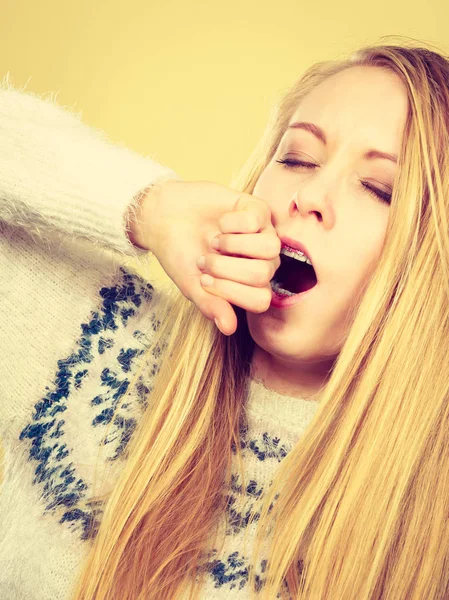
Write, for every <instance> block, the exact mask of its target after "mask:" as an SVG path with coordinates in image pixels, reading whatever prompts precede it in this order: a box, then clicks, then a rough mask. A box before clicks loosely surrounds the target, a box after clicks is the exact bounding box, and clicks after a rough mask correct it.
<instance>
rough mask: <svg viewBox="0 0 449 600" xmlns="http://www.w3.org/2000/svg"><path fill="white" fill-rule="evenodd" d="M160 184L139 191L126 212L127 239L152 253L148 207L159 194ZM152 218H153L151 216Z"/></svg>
mask: <svg viewBox="0 0 449 600" xmlns="http://www.w3.org/2000/svg"><path fill="white" fill-rule="evenodd" d="M160 186H161V182H159V183H154V184H150V185H148V186H147V187H146V188H144V189H143V190H140V191H139V192H138V193H137V194H136V195H135V196H134V198H133V200H132V202H131V205H130V207H129V209H128V212H127V216H126V218H127V225H126V233H127V236H128V239H129V240H130V242H131V243H132V244H133V246H137V247H138V248H140V249H142V250H148V251H152V247H151V240H149V235H148V229H149V221H148V219H150V218H151V215H150V214H148V213H149V211H148V205H149V204H151V200H152V199H153V198H155V197H156V195H157V194H158V193H159V189H160ZM153 218H154V216H153Z"/></svg>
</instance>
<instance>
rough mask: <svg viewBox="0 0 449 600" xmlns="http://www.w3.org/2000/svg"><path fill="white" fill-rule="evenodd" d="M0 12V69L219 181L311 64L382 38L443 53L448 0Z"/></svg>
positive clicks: (226, 0) (15, 8)
mask: <svg viewBox="0 0 449 600" xmlns="http://www.w3.org/2000/svg"><path fill="white" fill-rule="evenodd" d="M0 15H1V19H0V76H3V75H5V74H6V73H7V72H8V71H9V73H10V77H11V81H12V83H13V84H14V85H20V86H22V85H24V84H26V83H27V89H29V90H32V91H34V92H37V93H43V92H59V93H58V95H57V101H58V103H60V104H62V105H67V106H73V107H74V108H75V109H76V110H77V111H82V116H83V120H84V121H85V122H87V123H89V124H91V125H93V126H95V127H98V128H101V129H104V130H105V131H106V132H107V133H108V134H109V135H110V137H111V138H112V140H114V141H117V142H123V143H125V144H126V145H128V146H129V147H131V148H133V149H135V150H137V151H138V152H140V153H141V154H144V155H152V156H154V158H156V160H158V161H160V162H162V163H163V164H166V165H168V166H170V167H171V168H173V169H174V170H175V171H176V172H177V173H178V174H179V175H180V176H181V177H182V178H184V179H191V180H195V179H196V180H209V181H216V182H218V183H221V184H224V185H228V184H229V183H230V181H231V178H232V175H233V173H234V172H236V171H237V170H238V169H239V167H240V166H241V164H242V163H243V162H244V161H245V159H246V158H247V156H248V155H249V153H250V152H251V150H252V149H253V147H254V145H255V144H256V142H257V140H258V139H259V137H260V135H261V133H262V131H263V129H264V127H265V124H266V121H267V118H268V114H269V109H270V106H271V105H272V103H273V101H274V100H275V99H276V97H277V96H278V94H279V93H280V92H281V91H282V90H283V89H285V88H286V87H288V86H289V85H291V84H292V83H293V81H294V80H295V79H296V78H297V77H299V75H300V74H301V72H302V71H303V70H304V69H305V68H307V67H308V66H309V65H310V64H311V63H313V62H315V61H317V60H324V59H329V58H336V57H338V56H341V55H343V54H346V53H347V52H348V51H350V50H353V49H355V48H357V47H358V46H360V45H364V44H368V43H372V42H378V41H379V39H380V38H381V36H386V35H394V36H398V35H400V36H406V37H410V38H414V39H418V40H419V41H423V42H426V43H430V44H432V45H434V46H436V47H437V49H439V50H442V51H443V52H446V53H449V38H448V35H449V28H448V22H449V0H426V2H424V1H423V0H422V1H421V2H419V3H418V2H416V3H414V2H407V1H405V0H399V1H395V0H376V1H375V2H368V1H363V0H359V1H358V2H354V1H351V2H349V1H343V2H341V1H340V2H337V1H335V0H333V1H330V0H322V1H320V2H317V1H307V2H298V1H296V2H295V1H293V0H282V1H274V0H272V1H266V0H259V1H257V0H223V1H222V2H217V1H215V0H203V1H199V0H194V1H190V2H189V1H186V0H159V1H158V2H154V0H146V1H144V0H127V1H126V2H123V1H120V0H101V1H98V0H73V1H69V0H67V1H65V0H39V1H37V0H0Z"/></svg>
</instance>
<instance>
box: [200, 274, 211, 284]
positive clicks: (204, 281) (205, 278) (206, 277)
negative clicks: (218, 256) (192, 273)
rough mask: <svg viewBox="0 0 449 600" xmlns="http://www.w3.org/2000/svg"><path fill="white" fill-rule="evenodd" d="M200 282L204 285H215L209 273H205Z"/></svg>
mask: <svg viewBox="0 0 449 600" xmlns="http://www.w3.org/2000/svg"><path fill="white" fill-rule="evenodd" d="M200 281H201V284H202V285H204V286H209V285H212V284H213V283H214V278H213V277H211V276H210V275H208V274H207V273H205V274H204V275H201V277H200Z"/></svg>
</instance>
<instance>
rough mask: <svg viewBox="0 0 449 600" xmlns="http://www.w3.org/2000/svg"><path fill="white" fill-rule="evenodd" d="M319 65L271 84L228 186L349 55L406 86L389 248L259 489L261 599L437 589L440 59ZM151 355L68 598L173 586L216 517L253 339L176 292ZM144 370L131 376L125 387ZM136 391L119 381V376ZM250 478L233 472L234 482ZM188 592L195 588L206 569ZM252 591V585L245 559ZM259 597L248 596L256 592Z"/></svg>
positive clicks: (448, 67)
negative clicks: (310, 402)
mask: <svg viewBox="0 0 449 600" xmlns="http://www.w3.org/2000/svg"><path fill="white" fill-rule="evenodd" d="M408 46H409V47H407V44H403V45H401V46H399V45H385V44H379V45H374V46H369V47H364V48H361V49H360V50H358V51H356V52H354V53H353V54H351V55H350V56H349V58H344V59H341V60H337V61H327V62H321V63H318V64H316V65H314V66H312V67H311V68H310V69H308V70H307V71H306V72H305V74H304V75H303V76H302V77H301V78H300V79H299V80H298V81H297V82H295V83H294V85H293V86H292V87H291V88H290V89H289V90H287V92H285V93H284V95H283V96H282V98H281V99H280V101H279V102H278V104H277V105H276V106H275V107H274V109H273V112H272V114H271V117H270V120H269V123H268V126H267V129H266V131H265V133H264V135H263V137H262V139H261V141H260V143H259V145H258V146H257V148H256V150H255V152H254V153H253V154H252V156H251V157H250V159H249V160H248V162H247V163H246V165H245V166H244V168H243V169H242V170H241V172H240V173H239V175H238V177H237V178H236V180H235V181H234V182H233V183H232V187H233V188H234V189H238V190H240V191H245V192H248V193H251V192H252V190H253V189H254V186H255V183H256V181H257V179H258V177H259V176H260V174H261V173H262V171H263V170H264V168H265V166H266V165H267V164H268V162H269V161H270V160H271V158H272V156H273V154H274V152H275V151H276V148H277V146H278V144H279V141H280V139H281V137H282V135H283V133H284V131H285V129H286V126H287V124H288V122H289V120H290V118H291V116H292V115H293V112H294V111H295V110H296V108H297V106H298V103H299V102H300V101H301V99H302V98H303V97H304V96H305V95H306V94H307V93H308V92H309V91H310V90H311V89H313V88H314V87H315V86H316V85H318V84H319V83H320V82H321V81H323V80H324V79H325V78H327V77H329V76H331V75H332V74H334V73H338V72H339V71H341V70H343V69H347V68H349V67H351V66H355V65H366V66H372V67H380V68H383V69H387V70H389V71H391V72H393V73H396V74H397V75H398V76H399V77H400V78H401V80H402V81H403V82H404V84H405V87H406V90H407V94H408V100H409V109H408V115H407V121H406V126H405V133H404V138H403V144H402V148H401V152H400V155H399V164H398V167H399V168H398V175H397V178H396V182H395V188H394V191H393V198H392V203H391V208H390V218H389V222H388V228H387V233H386V238H385V246H384V250H383V253H382V256H381V259H380V261H379V263H378V265H377V267H376V270H375V272H374V274H373V276H372V277H371V279H370V281H369V283H368V284H367V289H366V292H365V293H364V294H363V295H362V297H361V298H360V301H359V302H358V303H357V310H355V311H354V314H353V315H352V323H351V327H350V330H349V333H348V336H347V338H346V340H345V343H344V345H343V347H342V350H341V352H340V353H339V356H338V358H337V360H336V362H335V365H334V368H333V370H332V373H331V376H330V378H329V381H328V382H327V384H326V386H325V389H324V390H323V393H322V394H321V396H320V402H319V404H318V409H317V412H316V414H315V416H314V418H313V420H312V422H311V423H310V424H309V426H308V428H307V430H306V431H305V432H304V434H303V435H302V436H301V438H300V439H299V441H298V443H297V444H296V445H295V446H294V447H293V449H292V450H291V452H290V453H289V454H288V455H287V456H286V457H285V458H284V459H283V461H282V463H281V464H280V466H279V469H278V471H277V472H276V476H275V478H274V480H273V482H272V485H271V486H270V488H269V489H268V490H267V491H266V493H265V494H264V495H263V496H262V498H261V509H260V518H259V521H258V523H257V540H256V542H257V543H256V544H255V546H254V553H253V556H252V561H251V562H252V564H253V565H256V564H257V561H256V557H257V556H258V553H259V551H260V545H261V543H262V542H263V540H264V539H267V538H266V534H268V533H271V534H272V540H271V545H270V549H269V559H268V563H267V565H266V572H265V575H266V577H265V581H264V585H263V586H262V587H261V589H260V590H259V591H258V597H259V598H261V600H272V599H273V598H274V597H276V594H278V596H277V597H292V598H297V599H301V600H302V599H306V598H307V599H320V600H322V599H332V600H336V599H343V598H357V600H368V599H383V600H387V599H389V600H397V599H399V598H408V599H409V600H422V599H423V598H426V600H431V599H435V600H436V599H439V598H443V597H447V596H448V595H449V568H448V567H449V527H448V524H447V523H448V520H447V515H448V511H449V402H448V400H449V394H448V391H449V390H448V388H449V282H448V274H449V265H448V259H449V237H448V232H449V226H448V210H449V206H448V204H449V168H448V166H449V160H448V152H449V61H448V57H445V56H443V55H442V54H440V53H438V52H434V51H431V50H428V49H426V48H423V47H413V44H409V45H408ZM169 296H170V299H171V300H170V302H169V303H168V304H167V307H166V308H165V309H164V310H163V311H162V312H161V313H160V319H161V322H162V324H161V327H160V328H159V330H158V332H157V335H155V338H154V343H152V345H151V347H150V348H149V349H148V353H150V352H153V351H154V350H155V348H157V347H158V348H159V350H160V349H161V348H163V351H164V352H165V354H164V359H163V360H162V361H161V367H160V371H159V373H158V374H157V377H156V379H155V384H154V389H153V391H152V393H151V398H150V400H151V405H150V406H149V407H148V409H147V411H146V412H145V413H144V415H143V418H142V420H141V422H140V423H139V427H138V428H137V430H136V431H135V433H134V436H133V439H132V440H131V443H130V445H129V447H128V451H127V455H126V457H127V462H126V464H125V466H124V468H123V470H122V472H121V473H120V478H119V481H118V484H117V485H116V486H115V487H114V489H113V491H112V492H111V495H110V497H109V498H108V502H107V504H106V508H105V512H104V516H103V518H102V523H101V526H100V528H99V531H98V534H97V535H96V538H95V540H94V543H93V545H92V548H91V550H90V553H89V556H88V559H87V560H86V565H85V568H84V571H83V572H82V576H81V578H80V580H79V583H78V587H77V590H76V592H75V594H74V596H73V598H74V599H76V600H91V599H92V600H93V599H94V598H95V600H103V599H112V598H113V599H119V598H120V600H128V599H133V600H135V599H137V600H143V599H145V600H154V599H170V600H171V599H172V598H177V597H179V594H180V593H181V592H182V591H183V589H184V586H186V585H187V584H188V583H189V582H190V584H192V581H193V578H192V576H193V575H194V574H195V573H196V571H195V569H196V566H197V565H198V564H200V559H201V557H202V556H203V555H205V554H207V551H208V550H210V549H211V548H212V547H213V544H214V542H215V535H216V532H217V523H218V520H219V519H220V517H221V516H222V513H223V511H225V501H226V500H225V496H224V494H223V490H225V489H226V486H227V485H229V481H230V480H229V478H230V465H231V460H232V455H233V452H234V453H236V454H237V459H238V460H239V464H240V469H241V477H242V480H243V482H244V473H243V469H242V462H241V454H240V444H239V428H240V427H241V426H242V424H244V423H245V410H244V406H245V400H246V398H247V395H248V381H249V376H250V368H251V356H252V352H253V349H254V342H253V340H252V338H251V336H250V333H249V330H248V327H247V322H246V314H245V311H243V310H242V309H240V308H237V309H236V312H237V316H238V329H237V331H236V333H235V334H234V335H232V336H230V337H226V336H223V335H222V334H220V333H219V332H218V330H217V329H216V327H215V325H214V324H213V323H211V322H209V321H208V320H207V319H206V318H205V317H204V316H203V315H202V314H201V313H200V311H199V310H198V309H197V308H196V306H195V305H194V304H193V303H191V302H190V301H188V300H187V299H186V298H185V297H184V296H183V295H182V294H181V293H180V292H179V290H178V289H177V288H174V287H173V288H172V289H171V290H170V292H169ZM138 375H139V372H137V374H136V377H135V378H134V382H135V381H136V379H137V377H138ZM130 389H131V386H130ZM243 487H245V483H243ZM200 575H201V577H200V580H199V581H198V582H197V583H196V584H195V585H193V584H192V589H191V592H190V593H191V595H190V598H198V597H200V596H199V594H200V593H201V589H200V588H201V585H202V583H203V576H204V575H205V574H204V572H203V573H201V572H200ZM248 585H249V586H250V589H251V595H252V597H254V596H253V594H254V593H255V592H256V586H255V577H254V571H252V570H250V578H249V581H248ZM259 594H260V596H259Z"/></svg>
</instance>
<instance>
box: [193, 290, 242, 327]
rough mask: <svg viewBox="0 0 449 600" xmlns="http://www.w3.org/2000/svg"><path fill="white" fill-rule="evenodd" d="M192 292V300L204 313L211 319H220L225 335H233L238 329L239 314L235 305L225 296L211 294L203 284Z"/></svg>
mask: <svg viewBox="0 0 449 600" xmlns="http://www.w3.org/2000/svg"><path fill="white" fill-rule="evenodd" d="M198 288H199V289H198V290H195V293H194V294H192V301H193V302H194V303H195V304H196V306H197V307H198V308H199V309H200V311H201V312H202V313H203V315H204V316H205V317H206V318H207V319H209V320H210V321H214V319H217V320H218V326H219V329H220V331H221V332H222V333H224V334H225V335H232V334H233V333H235V331H236V330H237V325H238V322H237V315H236V314H235V312H234V309H233V307H232V306H231V305H230V304H229V302H227V301H226V300H225V299H224V298H220V297H219V296H215V295H213V294H209V293H208V292H207V291H205V290H203V289H202V287H201V284H200V285H199V286H198Z"/></svg>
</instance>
